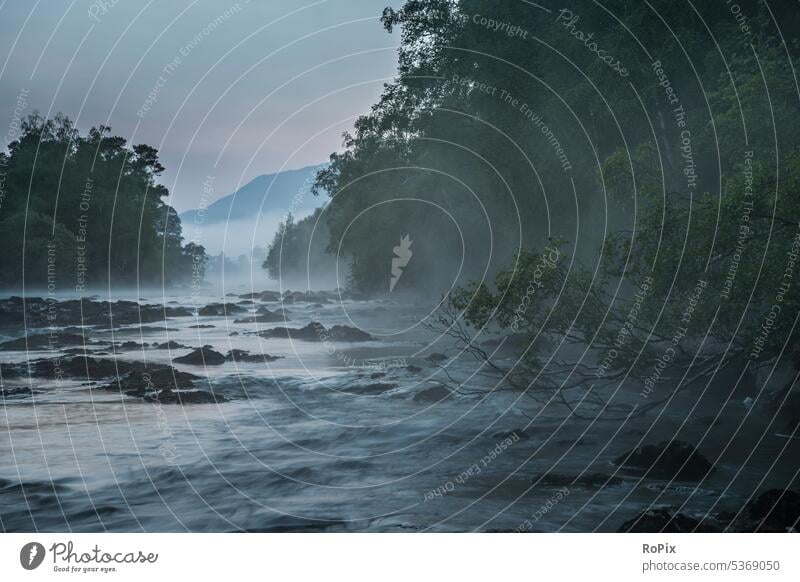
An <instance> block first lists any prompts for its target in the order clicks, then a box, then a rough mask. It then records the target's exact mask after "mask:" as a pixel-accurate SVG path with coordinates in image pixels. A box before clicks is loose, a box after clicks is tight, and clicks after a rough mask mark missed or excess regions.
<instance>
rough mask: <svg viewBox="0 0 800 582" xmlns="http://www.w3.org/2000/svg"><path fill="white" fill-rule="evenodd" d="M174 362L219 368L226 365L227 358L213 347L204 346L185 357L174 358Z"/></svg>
mask: <svg viewBox="0 0 800 582" xmlns="http://www.w3.org/2000/svg"><path fill="white" fill-rule="evenodd" d="M172 361H173V362H175V363H176V364H191V365H193V366H219V365H221V364H224V363H225V356H223V355H222V354H220V353H219V352H217V351H214V349H213V348H212V347H211V346H203V347H201V348H197V349H196V350H193V351H192V352H189V353H188V354H186V355H185V356H181V357H179V358H173V359H172Z"/></svg>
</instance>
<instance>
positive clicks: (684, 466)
mask: <svg viewBox="0 0 800 582" xmlns="http://www.w3.org/2000/svg"><path fill="white" fill-rule="evenodd" d="M614 464H615V465H617V466H619V467H633V468H636V469H642V470H644V471H646V472H647V475H648V476H650V477H655V478H656V479H678V480H680V481H699V480H701V479H704V478H705V477H706V476H707V475H708V474H709V473H711V472H712V471H713V469H714V468H713V465H712V464H711V463H710V462H709V461H708V460H707V459H706V458H705V457H704V456H703V455H701V454H700V453H699V452H698V451H697V449H695V448H694V447H693V446H692V445H690V444H689V443H686V442H683V441H672V442H667V441H664V442H661V443H659V444H657V445H643V446H641V447H638V448H636V449H633V450H632V451H628V452H627V453H624V454H623V455H621V456H619V457H617V458H616V459H615V460H614Z"/></svg>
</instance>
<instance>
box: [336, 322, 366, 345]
mask: <svg viewBox="0 0 800 582" xmlns="http://www.w3.org/2000/svg"><path fill="white" fill-rule="evenodd" d="M328 335H329V336H330V337H329V339H330V340H332V341H335V342H368V341H371V340H372V339H374V338H373V337H372V336H371V335H370V334H368V333H367V332H365V331H362V330H360V329H357V328H355V327H350V326H349V325H334V326H333V327H332V328H331V329H330V331H329V332H328Z"/></svg>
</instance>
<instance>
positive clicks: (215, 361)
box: [172, 346, 281, 366]
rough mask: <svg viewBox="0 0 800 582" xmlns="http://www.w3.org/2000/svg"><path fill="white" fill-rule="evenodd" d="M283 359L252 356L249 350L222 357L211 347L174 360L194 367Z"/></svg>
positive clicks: (261, 355)
mask: <svg viewBox="0 0 800 582" xmlns="http://www.w3.org/2000/svg"><path fill="white" fill-rule="evenodd" d="M279 359H281V356H271V355H269V354H251V353H250V352H248V351H247V350H230V351H229V352H228V353H227V354H226V355H224V356H223V355H222V354H221V353H219V352H218V351H216V350H214V348H212V347H211V346H202V347H200V348H197V349H195V350H192V351H191V352H189V353H188V354H186V355H185V356H181V357H179V358H173V360H172V361H173V362H175V363H176V364H189V365H192V366H221V365H222V364H224V363H225V362H255V363H258V362H274V361H275V360H279Z"/></svg>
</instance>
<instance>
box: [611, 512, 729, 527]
mask: <svg viewBox="0 0 800 582" xmlns="http://www.w3.org/2000/svg"><path fill="white" fill-rule="evenodd" d="M617 531H618V532H619V533H662V532H663V533H690V532H702V533H714V532H718V531H719V529H718V528H716V527H714V526H713V525H709V524H706V523H703V522H700V521H697V520H696V519H694V518H691V517H688V516H686V515H684V514H682V513H674V514H673V513H671V512H670V511H669V510H666V509H648V510H646V511H643V512H642V513H640V514H639V515H637V516H636V517H634V518H633V519H631V520H629V521H626V522H625V523H623V524H622V526H620V528H619V530H617Z"/></svg>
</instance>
